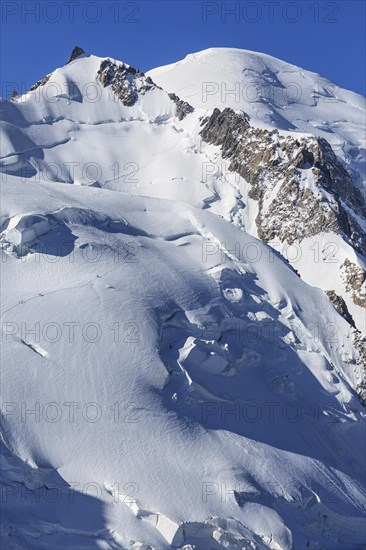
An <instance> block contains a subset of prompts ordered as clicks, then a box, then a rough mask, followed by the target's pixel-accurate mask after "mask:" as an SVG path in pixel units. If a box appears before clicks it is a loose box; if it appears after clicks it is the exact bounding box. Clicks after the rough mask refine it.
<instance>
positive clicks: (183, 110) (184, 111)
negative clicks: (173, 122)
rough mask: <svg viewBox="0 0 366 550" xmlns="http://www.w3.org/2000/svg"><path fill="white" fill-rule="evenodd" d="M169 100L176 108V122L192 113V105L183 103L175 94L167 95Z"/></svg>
mask: <svg viewBox="0 0 366 550" xmlns="http://www.w3.org/2000/svg"><path fill="white" fill-rule="evenodd" d="M168 96H169V97H170V99H171V100H172V101H174V103H175V104H176V106H177V111H176V115H177V117H178V120H183V119H184V117H185V116H186V115H188V114H189V113H192V112H193V111H194V109H193V107H192V105H190V104H189V103H187V101H183V100H182V99H180V98H179V97H178V96H177V95H175V94H168Z"/></svg>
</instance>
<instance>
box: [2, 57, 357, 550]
mask: <svg viewBox="0 0 366 550" xmlns="http://www.w3.org/2000/svg"><path fill="white" fill-rule="evenodd" d="M103 61H104V60H102V59H101V58H96V57H94V56H88V55H82V56H80V57H79V58H77V59H76V60H74V61H72V62H71V63H69V64H68V65H66V66H65V67H63V68H61V69H57V70H56V71H55V72H54V73H52V76H51V77H50V78H49V79H48V81H47V82H46V83H44V84H43V85H41V86H40V87H38V88H37V89H35V90H33V91H30V92H29V93H28V94H26V95H25V96H24V97H23V98H18V99H17V100H15V101H11V102H4V103H3V113H4V121H3V125H4V136H6V139H7V140H8V141H7V142H6V140H5V139H4V140H3V143H4V145H5V146H6V147H7V149H5V150H4V153H3V157H2V162H3V164H2V170H3V174H2V175H3V178H2V182H1V192H2V200H1V219H0V224H1V225H0V230H1V246H2V249H1V253H2V274H3V284H2V288H1V297H2V300H1V302H2V314H1V316H2V371H1V374H2V403H1V436H2V442H1V443H2V459H3V466H2V472H3V475H2V482H3V495H4V498H3V504H2V512H3V514H2V516H3V517H2V527H1V542H2V545H3V547H4V548H9V549H17V550H19V548H27V550H28V549H29V550H33V549H34V550H35V549H37V550H43V549H44V550H49V549H50V548H52V550H54V549H55V550H57V549H61V548H62V549H63V548H65V545H66V546H67V547H70V548H73V549H75V550H79V549H80V550H81V549H82V550H91V549H93V548H95V549H96V548H100V549H117V548H122V549H126V550H130V549H133V550H137V549H139V550H152V549H155V550H163V549H168V548H180V549H183V548H184V549H185V550H191V549H192V548H195V549H196V550H207V549H209V550H216V549H217V550H219V549H223V548H230V549H241V550H243V549H245V550H302V549H305V548H311V549H313V550H316V549H317V550H319V549H320V548H323V549H327V550H341V549H342V550H356V549H362V548H363V545H364V540H365V537H366V532H365V517H364V512H365V502H366V499H365V496H366V490H365V479H364V470H365V450H366V449H365V445H364V443H365V442H364V437H363V435H364V430H365V408H364V406H363V405H362V404H361V401H360V398H359V395H357V393H356V388H357V387H358V386H359V384H360V383H361V382H362V380H363V377H364V372H363V364H362V357H361V355H360V348H359V346H358V345H357V342H356V340H355V331H354V329H353V328H352V327H351V326H350V324H349V323H348V322H347V321H346V320H345V319H344V318H343V317H342V316H341V315H339V314H338V313H337V311H336V310H335V308H334V307H333V305H332V304H331V302H330V301H329V300H328V298H327V297H326V295H325V293H324V292H323V291H322V290H320V289H319V288H315V286H309V285H308V284H307V283H306V282H304V281H303V280H302V279H301V278H300V277H299V276H298V275H297V274H296V272H295V271H294V269H293V268H292V267H291V266H290V265H289V263H288V262H286V261H285V260H284V259H283V257H282V256H281V255H279V254H276V253H274V251H273V249H272V248H270V247H269V246H268V245H267V244H265V243H263V242H262V241H260V240H259V239H257V238H256V237H255V236H253V235H251V234H250V232H249V231H245V227H244V226H246V227H247V228H248V227H249V225H250V222H251V220H253V214H252V213H250V212H248V208H255V206H254V205H253V204H252V205H248V206H247V207H246V208H244V204H242V203H241V200H242V198H243V196H244V195H245V187H246V186H247V185H248V184H247V182H245V181H244V180H243V178H240V180H238V178H237V177H236V175H235V174H234V173H227V172H226V170H225V174H224V175H223V173H222V171H223V167H222V165H221V162H222V158H221V157H220V152H219V151H218V149H217V148H215V147H213V146H210V145H207V146H206V145H205V146H203V145H202V144H201V143H200V138H199V135H198V134H199V128H200V120H199V118H200V116H201V114H202V111H196V112H194V113H191V114H187V116H186V117H184V118H183V119H182V120H179V117H178V116H177V109H176V107H177V105H176V102H175V101H174V99H172V98H171V97H169V95H168V94H167V93H166V92H165V91H164V90H163V89H160V88H158V87H156V86H154V85H153V84H152V85H151V84H150V83H149V82H146V80H145V79H144V77H143V76H139V75H137V76H136V75H135V76H134V78H133V79H132V80H131V81H129V83H130V84H131V87H132V88H131V89H132V90H133V91H135V90H138V91H137V92H136V94H137V96H136V98H135V99H136V101H135V103H134V104H133V105H132V106H126V105H124V103H123V101H122V100H118V101H116V98H115V94H114V93H113V92H112V90H111V87H110V86H106V87H103V86H101V85H100V80H98V71H99V69H100V66H101V63H103ZM110 62H111V63H115V61H114V60H110ZM127 67H128V66H127ZM128 75H129V77H128V78H130V73H128ZM53 82H56V83H58V86H55V85H54V84H52V83H53ZM65 82H68V88H67V90H66V92H64V91H62V92H60V89H59V88H63V87H64V83H65ZM136 82H137V83H136ZM76 84H77V87H78V89H79V92H76V91H75V85H76ZM90 84H92V86H90ZM158 84H159V83H158ZM87 89H88V90H89V91H93V90H94V92H95V91H96V90H97V95H98V98H99V99H98V101H94V102H93V101H89V99H90V97H92V96H90V95H89V93H88V92H87V91H86V90H87ZM37 90H38V92H37ZM129 90H130V89H128V90H127V92H129ZM125 91H126V90H125ZM171 91H173V90H171V89H167V92H171ZM37 93H38V94H39V95H38V96H37ZM90 93H91V92H90ZM127 95H128V94H127ZM45 96H46V97H47V98H48V99H45ZM124 97H125V96H124ZM50 98H51V100H50ZM183 99H186V98H184V97H183ZM201 145H202V147H201ZM211 155H215V156H216V157H215V159H214V161H215V162H212V157H211ZM91 162H95V163H96V167H97V171H96V175H97V177H92V175H90V174H88V176H89V177H85V166H86V163H91ZM116 162H118V163H120V166H121V167H122V171H123V173H122V175H121V177H120V178H113V170H111V168H110V167H111V166H113V164H114V163H116ZM52 163H53V164H52ZM67 163H68V164H67ZM70 163H78V164H75V165H74V166H71V165H70ZM128 163H132V165H130V166H127V167H126V165H127V164H128ZM134 163H135V164H134ZM217 164H218V165H219V167H220V166H221V168H219V170H216V169H215V170H211V168H212V166H217ZM136 166H137V171H136V173H135V172H134V170H135V169H136ZM203 166H204V170H205V172H204V173H203ZM52 169H53V170H52ZM72 169H73V171H72ZM98 169H99V172H98ZM111 174H112V175H111ZM177 178H178V179H177ZM134 180H135V181H134ZM136 180H137V181H136ZM242 211H243V212H242ZM252 229H253V233H254V226H253V228H252Z"/></svg>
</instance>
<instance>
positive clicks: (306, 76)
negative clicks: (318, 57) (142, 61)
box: [147, 48, 366, 188]
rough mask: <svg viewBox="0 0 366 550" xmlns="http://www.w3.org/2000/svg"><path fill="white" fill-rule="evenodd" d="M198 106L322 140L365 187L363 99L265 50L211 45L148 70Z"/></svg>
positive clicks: (160, 81) (365, 153)
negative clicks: (240, 114)
mask: <svg viewBox="0 0 366 550" xmlns="http://www.w3.org/2000/svg"><path fill="white" fill-rule="evenodd" d="M147 74H148V75H149V76H151V78H152V79H153V80H154V82H156V83H157V84H158V85H159V86H162V87H163V88H164V89H165V90H167V91H168V92H174V93H176V94H177V95H178V96H179V97H180V98H181V99H184V100H186V101H188V102H189V103H191V105H193V106H195V107H198V108H202V109H213V108H214V107H219V108H225V107H231V108H232V109H234V110H238V109H240V110H243V111H245V112H246V113H247V114H248V115H249V116H250V117H251V119H252V120H253V123H254V124H256V125H263V124H264V125H265V126H269V127H272V128H278V129H280V130H289V131H295V132H305V133H310V134H315V135H318V136H320V137H323V138H325V139H326V140H327V141H329V143H330V144H331V145H332V147H333V148H334V150H335V152H336V154H337V155H338V156H340V157H341V158H343V159H344V161H345V162H346V164H347V165H348V166H349V168H350V169H351V170H354V175H355V176H356V178H357V182H358V184H359V185H360V186H361V187H363V188H364V187H365V159H366V150H365V131H364V127H365V98H364V97H362V96H360V95H359V94H356V93H354V92H351V91H349V90H345V89H343V88H340V87H339V86H338V85H337V84H334V83H333V82H331V81H329V80H327V79H326V78H324V77H322V76H320V75H318V74H316V73H312V72H310V71H307V70H304V69H302V68H300V67H296V66H295V65H291V64H290V63H286V62H285V61H282V60H280V59H276V58H275V57H272V56H270V55H267V54H263V53H258V52H252V51H249V50H240V49H235V48H210V49H208V50H203V51H202V52H197V53H194V54H190V55H188V56H187V57H186V58H185V59H183V60H182V61H178V62H177V63H172V64H171V65H166V66H164V67H158V68H156V69H153V70H151V71H149V72H148V73H147Z"/></svg>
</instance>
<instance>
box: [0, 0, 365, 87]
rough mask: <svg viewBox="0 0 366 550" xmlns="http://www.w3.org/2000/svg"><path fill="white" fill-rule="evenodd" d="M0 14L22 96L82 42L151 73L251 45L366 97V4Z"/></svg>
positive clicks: (31, 5) (176, 3) (4, 55)
mask: <svg viewBox="0 0 366 550" xmlns="http://www.w3.org/2000/svg"><path fill="white" fill-rule="evenodd" d="M1 12H2V13H1V16H2V17H1V20H2V37H1V46H2V48H1V66H2V74H1V81H2V83H7V87H9V86H8V83H14V87H17V88H18V89H19V88H20V90H19V91H21V92H23V91H25V89H27V88H29V86H30V85H32V84H33V83H34V82H36V81H37V80H38V79H40V78H41V77H42V76H44V75H45V74H47V73H49V72H51V71H52V70H53V69H55V68H56V67H59V66H61V65H63V64H64V63H65V62H66V60H67V58H68V56H69V54H70V52H71V50H72V48H73V47H74V45H76V44H77V45H80V46H81V47H83V48H84V49H85V50H86V51H88V52H89V53H94V54H96V55H99V56H111V57H115V58H117V59H120V60H122V61H125V62H126V63H129V64H131V65H134V66H135V67H139V68H140V69H141V70H143V71H146V70H148V69H151V68H153V67H156V66H159V65H164V64H167V63H171V62H174V61H177V60H179V59H182V58H183V57H185V56H186V55H187V54H188V53H192V52H195V51H199V50H203V49H205V48H209V47H215V46H220V47H223V46H226V47H236V48H244V49H249V50H255V51H260V52H265V53H268V54H270V55H273V56H275V57H279V58H281V59H284V60H286V61H289V62H291V63H294V64H295V65H299V66H301V67H303V68H305V69H309V70H312V71H314V72H317V73H320V74H321V75H323V76H325V77H327V78H329V79H330V80H333V81H334V82H335V83H336V84H338V85H340V86H342V87H345V88H348V89H351V90H354V91H356V92H358V93H363V94H364V93H365V64H366V63H365V49H366V48H365V17H366V15H365V2H364V1H363V0H346V1H343V0H341V1H340V0H337V1H334V2H332V1H328V0H319V1H316V0H301V1H300V0H298V1H293V2H291V1H287V0H254V1H246V0H243V1H227V2H219V1H211V2H201V1H180V0H173V1H168V0H167V1H160V0H159V1H154V0H150V1H118V0H111V1H109V0H105V1H102V2H100V1H88V0H85V1H84V0H67V1H66V0H56V1H48V0H43V1H24V0H23V1H19V2H18V1H7V0H3V1H2V4H1ZM22 88H24V89H22ZM3 90H4V87H3V89H2V92H3Z"/></svg>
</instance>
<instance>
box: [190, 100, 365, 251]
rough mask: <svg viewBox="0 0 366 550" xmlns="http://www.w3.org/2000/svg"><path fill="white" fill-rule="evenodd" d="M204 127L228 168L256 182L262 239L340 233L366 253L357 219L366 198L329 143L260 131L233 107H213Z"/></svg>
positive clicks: (205, 135)
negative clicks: (227, 162)
mask: <svg viewBox="0 0 366 550" xmlns="http://www.w3.org/2000/svg"><path fill="white" fill-rule="evenodd" d="M201 125H202V126H203V128H202V130H201V132H200V135H201V137H202V140H203V141H206V142H208V143H212V144H214V145H219V146H221V149H222V156H223V158H226V159H229V160H230V164H229V170H232V171H234V172H238V173H239V174H240V175H241V176H242V177H243V178H244V179H245V180H246V181H248V182H249V183H250V184H251V189H250V192H249V197H250V198H252V199H255V200H257V201H258V203H259V211H258V216H257V218H256V224H257V229H258V235H259V237H260V238H261V239H263V240H265V241H270V240H272V239H278V240H280V241H281V242H287V243H288V244H292V243H295V242H301V241H302V240H303V239H304V238H305V237H311V236H314V235H317V234H319V233H321V232H325V233H326V232H335V233H338V234H339V233H341V234H342V236H343V237H344V238H345V239H346V240H347V241H348V242H349V243H350V244H351V245H352V246H353V247H354V248H355V249H356V250H358V251H359V252H361V253H363V254H366V233H365V231H364V230H363V229H362V228H361V227H360V225H359V221H358V220H359V218H360V217H362V216H363V215H364V211H365V207H366V205H365V200H364V199H363V197H362V195H361V193H360V191H359V190H358V189H357V188H356V187H355V186H354V185H353V183H352V179H351V177H350V175H349V174H348V172H347V171H346V170H345V168H344V167H343V165H342V164H341V162H340V161H339V160H338V158H337V157H336V155H335V154H334V152H333V150H332V148H331V146H330V145H329V143H328V142H327V141H326V140H324V139H319V138H316V137H315V136H301V135H299V136H298V137H297V136H296V137H294V136H291V135H287V134H286V135H281V134H280V133H279V132H278V130H267V129H261V128H255V127H253V126H251V124H250V122H249V120H248V117H247V116H246V115H245V114H238V113H235V111H233V110H232V109H229V108H227V109H224V110H223V111H220V110H219V109H214V111H213V113H212V115H211V116H210V117H208V118H205V119H204V120H203V121H202V123H201Z"/></svg>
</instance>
